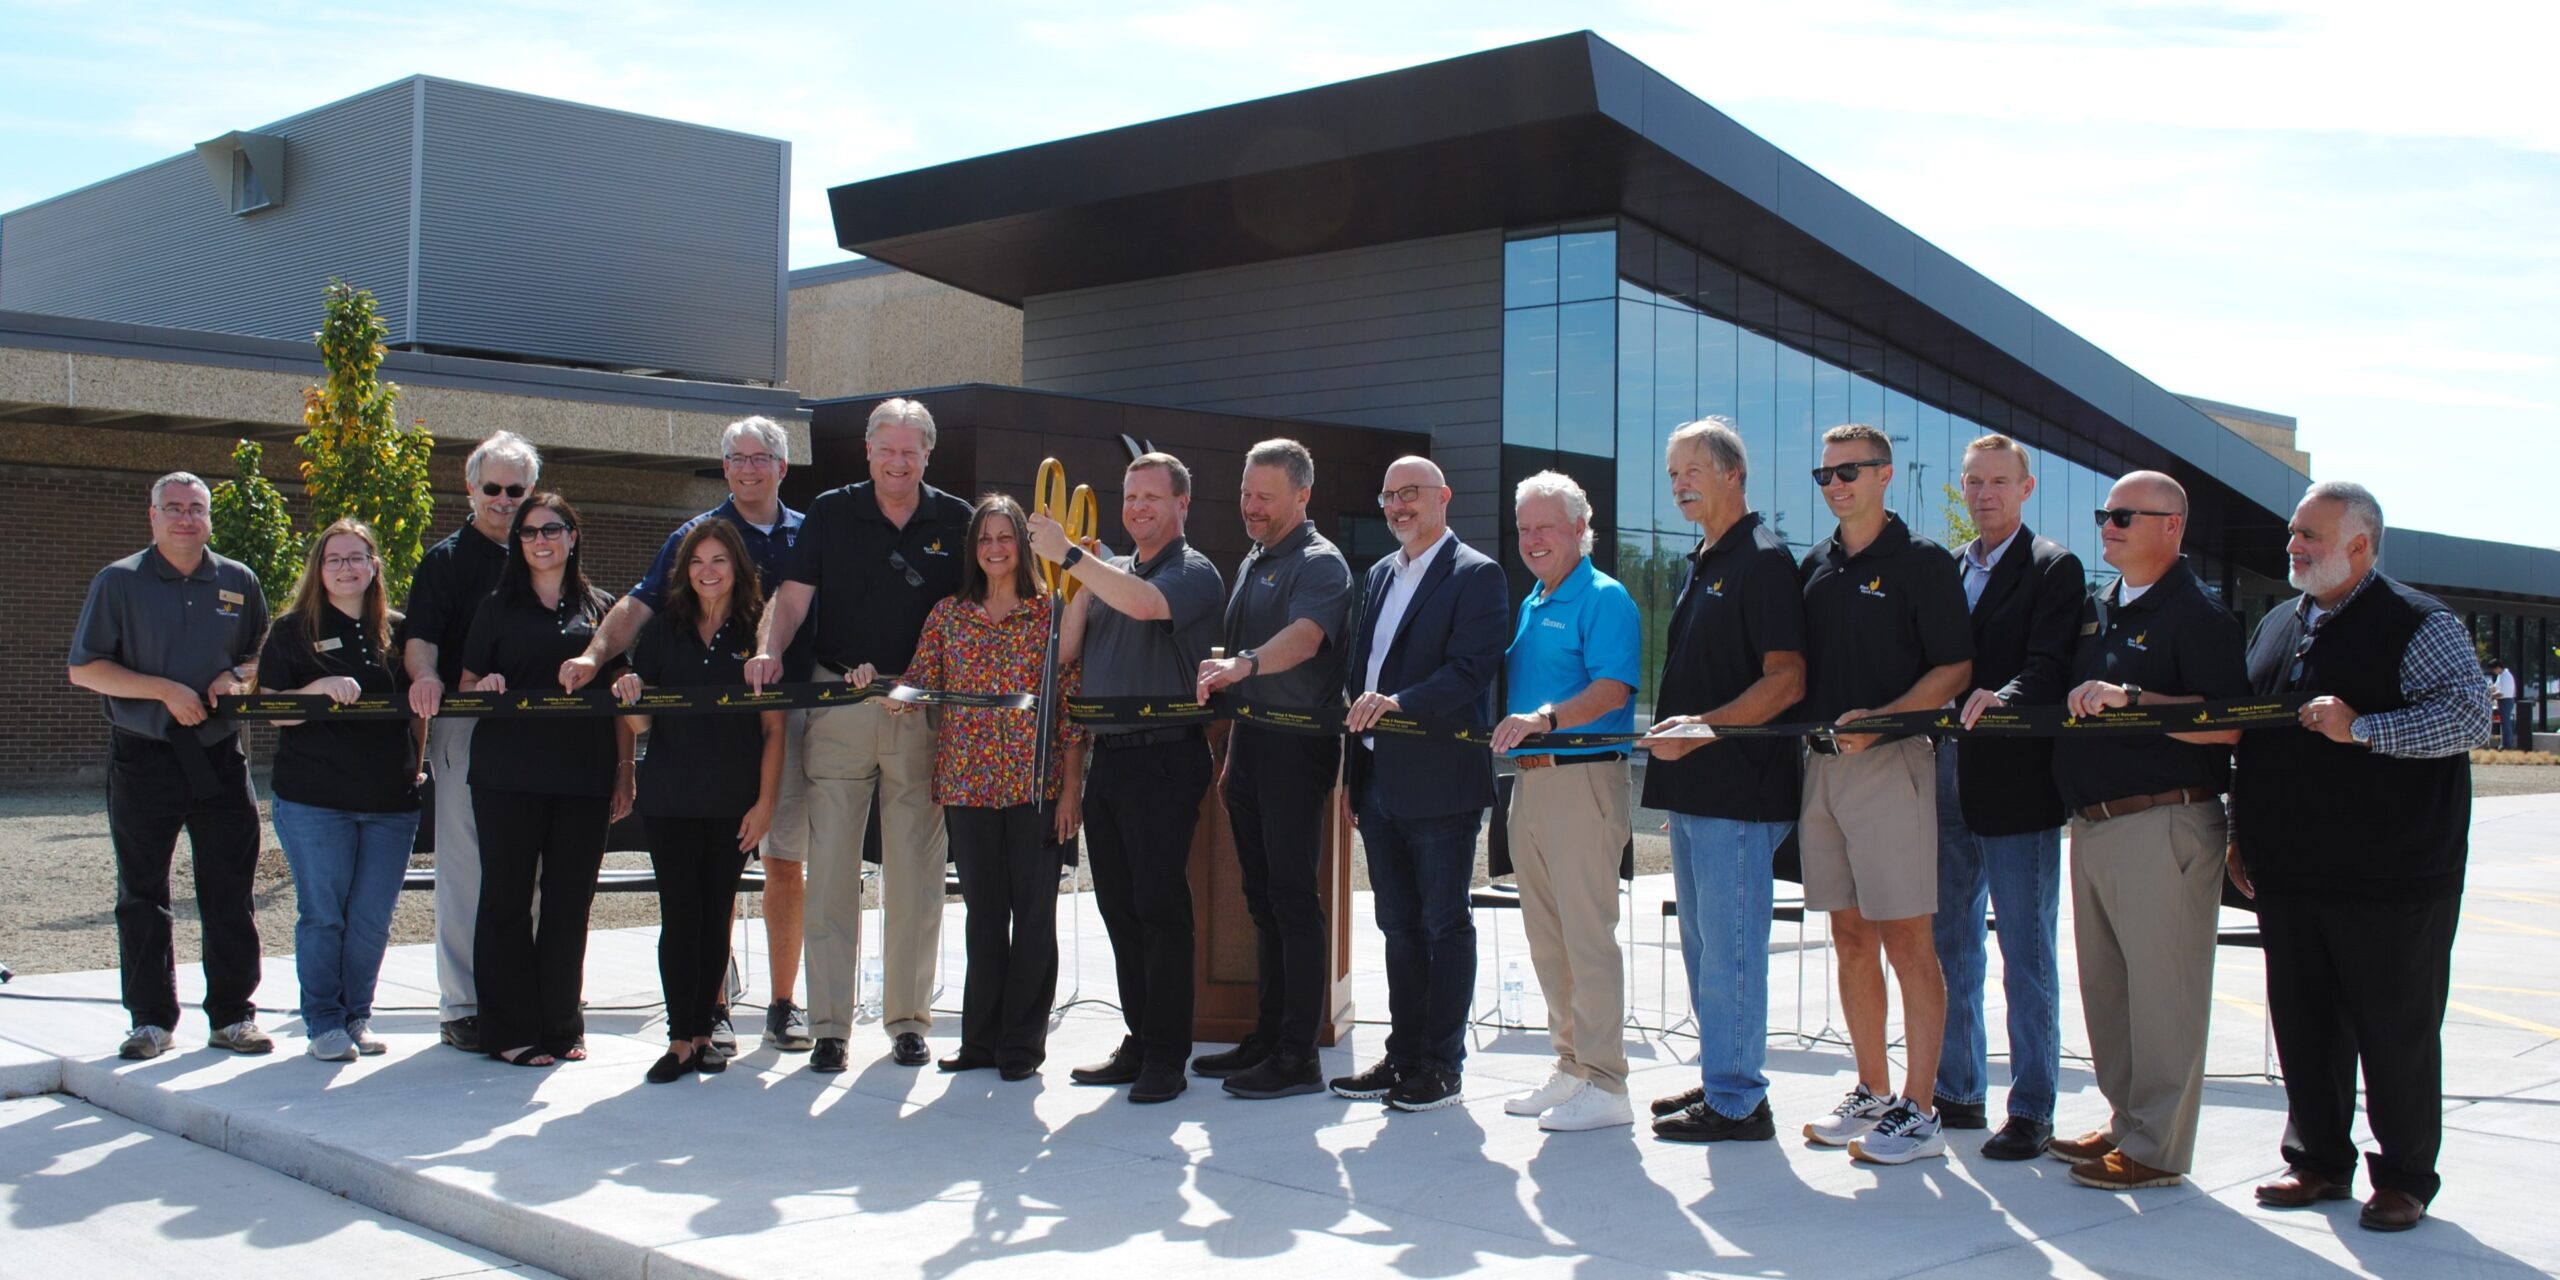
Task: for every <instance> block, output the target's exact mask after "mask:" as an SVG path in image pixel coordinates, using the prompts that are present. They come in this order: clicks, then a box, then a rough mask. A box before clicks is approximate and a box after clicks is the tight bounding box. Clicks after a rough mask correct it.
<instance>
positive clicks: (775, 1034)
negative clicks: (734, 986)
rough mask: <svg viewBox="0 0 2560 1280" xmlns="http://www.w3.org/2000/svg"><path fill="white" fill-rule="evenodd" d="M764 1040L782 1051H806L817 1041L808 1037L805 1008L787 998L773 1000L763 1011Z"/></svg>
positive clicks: (807, 1015)
mask: <svg viewBox="0 0 2560 1280" xmlns="http://www.w3.org/2000/svg"><path fill="white" fill-rule="evenodd" d="M764 1042H765V1043H766V1044H769V1045H772V1046H773V1047H774V1048H776V1049H779V1050H781V1051H782V1052H784V1053H807V1052H808V1051H809V1046H811V1045H813V1044H816V1043H817V1041H815V1040H812V1039H810V1038H809V1014H808V1011H807V1010H804V1009H802V1008H801V1007H800V1006H798V1005H796V1004H793V1003H791V1002H790V1001H788V1000H779V999H777V1000H775V1001H774V1002H773V1003H772V1004H770V1005H767V1006H766V1007H765V1011H764Z"/></svg>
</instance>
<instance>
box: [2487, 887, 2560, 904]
mask: <svg viewBox="0 0 2560 1280" xmlns="http://www.w3.org/2000/svg"><path fill="white" fill-rule="evenodd" d="M2481 896H2483V897H2489V898H2496V899H2497V900H2498V901H2500V902H2521V903H2523V904H2525V905H2526V906H2529V907H2560V896H2554V895H2552V894H2548V893H2525V892H2522V891H2520V890H2516V889H2487V890H2483V891H2482V893H2481Z"/></svg>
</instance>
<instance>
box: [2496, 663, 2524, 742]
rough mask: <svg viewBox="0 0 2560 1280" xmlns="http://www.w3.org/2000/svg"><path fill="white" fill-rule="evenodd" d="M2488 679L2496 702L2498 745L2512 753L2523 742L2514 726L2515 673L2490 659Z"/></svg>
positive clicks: (2505, 665)
mask: <svg viewBox="0 0 2560 1280" xmlns="http://www.w3.org/2000/svg"><path fill="white" fill-rule="evenodd" d="M2489 677H2490V681H2491V683H2490V688H2491V691H2492V692H2493V693H2494V694H2495V695H2496V697H2497V700H2498V745H2499V746H2501V747H2504V748H2506V749H2507V750H2509V751H2513V750H2515V749H2516V744H2517V743H2518V742H2521V741H2523V733H2522V732H2521V731H2520V730H2519V729H2518V728H2517V726H2516V673H2515V672H2513V671H2509V670H2508V669H2507V664H2505V663H2503V662H2500V661H2498V660H2497V659H2496V658H2491V659H2489Z"/></svg>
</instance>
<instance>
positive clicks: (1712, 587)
mask: <svg viewBox="0 0 2560 1280" xmlns="http://www.w3.org/2000/svg"><path fill="white" fill-rule="evenodd" d="M1698 590H1700V591H1704V592H1706V593H1707V594H1708V595H1711V596H1714V597H1715V598H1716V599H1718V600H1722V599H1724V579H1722V578H1718V579H1716V580H1715V581H1713V582H1710V583H1708V584H1707V585H1705V586H1703V587H1700V588H1698Z"/></svg>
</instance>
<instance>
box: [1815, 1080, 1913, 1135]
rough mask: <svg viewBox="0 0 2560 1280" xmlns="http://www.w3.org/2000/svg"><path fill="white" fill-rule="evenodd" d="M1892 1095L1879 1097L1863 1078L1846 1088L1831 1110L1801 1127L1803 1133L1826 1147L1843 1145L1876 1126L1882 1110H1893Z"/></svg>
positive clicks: (1882, 1114)
mask: <svg viewBox="0 0 2560 1280" xmlns="http://www.w3.org/2000/svg"><path fill="white" fill-rule="evenodd" d="M1894 1102H1895V1099H1892V1098H1879V1097H1877V1096H1876V1095H1875V1093H1874V1092H1873V1091H1872V1090H1870V1089H1868V1088H1867V1086H1866V1085H1865V1083H1864V1082H1861V1083H1860V1084H1859V1085H1858V1087H1857V1088H1855V1089H1852V1090H1850V1091H1849V1096H1848V1097H1845V1098H1842V1099H1841V1100H1840V1105H1839V1106H1836V1107H1833V1108H1832V1109H1831V1114H1830V1115H1827V1116H1824V1117H1823V1118H1821V1119H1819V1120H1816V1121H1814V1122H1813V1123H1811V1124H1808V1125H1806V1126H1805V1127H1804V1136H1805V1137H1807V1138H1810V1139H1812V1140H1813V1141H1815V1142H1819V1143H1821V1144H1822V1145H1824V1146H1826V1147H1845V1146H1847V1145H1849V1139H1851V1138H1854V1137H1857V1136H1858V1135H1859V1134H1862V1133H1865V1132H1866V1131H1867V1130H1869V1129H1872V1128H1875V1127H1876V1122H1877V1121H1879V1120H1882V1119H1884V1113H1885V1112H1887V1111H1891V1110H1893V1104H1894Z"/></svg>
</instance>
